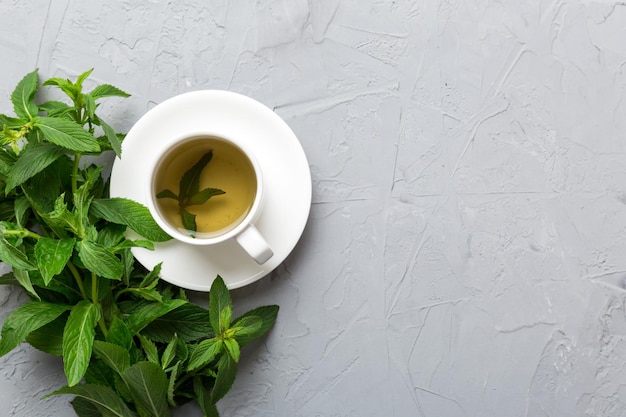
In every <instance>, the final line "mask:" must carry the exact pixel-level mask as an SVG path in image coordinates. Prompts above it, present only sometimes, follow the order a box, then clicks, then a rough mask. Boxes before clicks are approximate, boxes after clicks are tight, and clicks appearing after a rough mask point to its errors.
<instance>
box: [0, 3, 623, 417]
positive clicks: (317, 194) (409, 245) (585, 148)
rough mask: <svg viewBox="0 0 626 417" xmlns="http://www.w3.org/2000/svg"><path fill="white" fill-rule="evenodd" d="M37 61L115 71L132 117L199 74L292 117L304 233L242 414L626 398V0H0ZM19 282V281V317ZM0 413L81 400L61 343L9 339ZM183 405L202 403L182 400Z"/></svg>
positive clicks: (542, 411) (118, 106) (572, 404)
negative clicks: (309, 184)
mask: <svg viewBox="0 0 626 417" xmlns="http://www.w3.org/2000/svg"><path fill="white" fill-rule="evenodd" d="M0 15H1V16H3V19H2V20H3V23H2V25H1V26H0V56H2V61H3V63H2V65H1V66H0V76H1V77H0V80H1V81H0V97H2V98H3V99H2V100H1V101H0V111H2V112H7V111H10V102H9V100H8V95H9V93H10V91H11V90H12V89H13V86H14V85H15V83H16V82H17V81H18V80H19V79H20V78H21V77H22V76H23V75H24V74H25V73H27V72H29V71H31V70H32V69H34V68H39V70H40V72H41V74H42V76H43V77H50V76H76V75H77V74H79V73H81V72H82V71H84V70H86V69H88V68H92V67H93V68H95V70H94V73H93V74H94V75H93V76H94V79H95V80H97V81H98V82H107V83H111V84H114V85H117V86H119V87H121V88H122V89H124V90H126V91H128V92H130V93H132V95H133V96H132V98H130V99H128V100H125V101H123V102H122V101H119V102H116V101H114V102H113V104H110V105H108V107H106V108H105V109H104V111H105V112H106V114H108V115H109V117H108V119H107V120H110V121H111V123H112V124H113V125H114V126H115V127H116V128H117V129H119V130H123V131H127V130H128V129H129V128H130V127H131V126H132V125H133V123H134V122H135V121H136V120H137V119H138V118H139V117H141V115H142V114H144V113H145V112H146V111H147V110H148V109H149V108H151V107H152V106H154V105H155V104H156V103H159V102H161V101H163V100H165V99H167V98H169V97H171V96H173V95H176V94H179V93H182V92H186V91H191V90H197V89H206V88H212V89H227V90H231V91H236V92H239V93H243V94H246V95H249V96H251V97H253V98H255V99H257V100H259V101H261V102H263V103H265V104H266V105H268V106H269V107H271V108H273V109H275V111H276V112H277V113H278V114H279V115H280V116H282V117H283V118H284V119H285V121H286V122H287V123H288V124H289V125H290V126H291V128H292V129H293V130H294V132H295V133H296V135H297V136H298V137H299V139H300V141H301V142H302V145H303V147H304V149H305V151H306V153H307V156H308V158H309V161H310V165H311V172H312V176H313V204H312V211H311V215H310V220H309V223H308V225H307V228H306V230H305V233H304V235H303V237H302V239H301V241H300V243H299V245H298V246H297V247H296V249H295V251H294V252H293V254H292V255H291V256H290V257H289V258H288V259H287V260H286V261H285V262H284V263H283V264H282V265H281V266H280V267H279V268H278V269H277V270H276V271H275V272H274V273H273V274H271V276H269V277H266V278H264V279H262V280H260V281H258V282H257V283H255V284H253V285H251V286H249V287H246V288H243V289H240V290H236V291H235V293H234V297H235V303H237V306H238V308H240V309H242V310H243V309H245V308H249V307H254V306H257V305H260V304H269V303H277V304H279V305H280V306H281V312H280V316H279V319H278V322H277V323H276V326H275V328H274V329H273V331H272V332H271V334H270V335H269V336H268V337H267V338H266V339H264V340H263V341H262V342H261V343H256V344H254V345H252V346H250V347H249V348H247V349H246V350H245V351H244V358H243V359H242V364H241V369H240V373H239V376H238V379H237V381H236V383H235V386H234V388H233V390H232V391H231V392H230V393H229V395H228V396H227V397H226V398H224V400H223V401H222V402H221V403H220V407H219V409H220V411H221V412H222V414H223V415H224V416H229V417H230V416H256V417H263V416H267V417H269V416H289V417H291V416H302V417H305V416H319V417H331V416H342V417H357V416H359V417H361V416H394V417H404V416H407V417H412V416H423V417H465V416H468V417H469V416H471V417H492V416H493V417H521V416H529V417H540V416H551V417H566V416H567V417H569V416H585V417H592V416H593V417H600V416H602V417H616V416H618V417H619V416H626V315H625V300H626V293H625V292H624V288H625V287H626V256H625V254H626V163H625V161H626V140H625V133H626V102H625V100H624V86H625V84H626V71H625V69H624V68H625V65H624V64H625V63H626V42H624V39H626V36H625V35H626V5H624V2H622V1H613V0H601V1H600V0H598V1H593V0H580V1H574V0H544V1H539V0H530V1H519V0H502V1H495V0H480V1H469V0H424V1H402V0H400V1H391V0H387V1H373V0H366V1H356V0H344V1H341V2H340V1H339V0H324V1H314V0H308V1H305V0H283V1H279V0H263V1H230V2H229V1H199V0H196V1H175V2H165V1H161V2H160V1H120V0H109V1H102V0H94V1H88V2H83V1H76V0H74V1H72V0H55V1H43V0H34V1H29V2H23V1H8V0H0ZM23 300H24V297H22V296H20V294H19V292H17V291H11V289H9V288H2V289H0V304H1V306H2V307H1V310H0V316H1V317H0V319H4V317H6V315H7V314H8V312H9V311H11V310H12V309H13V308H15V307H16V306H17V305H18V304H19V303H20V302H22V301H23ZM0 375H1V378H0V403H1V404H2V411H0V415H2V416H11V417H13V416H31V417H40V416H71V415H72V412H71V409H70V407H69V405H68V400H69V398H65V397H59V398H53V399H49V400H43V401H42V400H41V399H40V398H41V396H42V395H44V394H45V393H47V392H49V391H50V390H52V389H54V388H57V387H59V386H61V385H63V383H64V380H63V373H62V366H61V364H60V363H59V362H58V361H57V360H56V359H55V358H51V357H49V356H46V355H45V354H42V353H40V352H37V351H34V350H33V349H31V348H29V347H28V346H22V347H20V348H19V349H17V350H15V351H14V352H12V353H10V354H9V355H7V356H5V357H3V358H1V359H0ZM177 415H178V416H189V417H193V416H200V413H199V411H198V409H196V408H194V407H186V408H185V409H181V410H179V411H178V414H177Z"/></svg>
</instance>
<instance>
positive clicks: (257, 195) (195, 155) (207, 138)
mask: <svg viewBox="0 0 626 417" xmlns="http://www.w3.org/2000/svg"><path fill="white" fill-rule="evenodd" d="M222 148H223V149H222ZM208 149H211V150H212V154H213V157H212V159H211V160H210V161H209V162H208V163H207V164H206V166H205V168H204V169H203V170H202V173H201V174H199V179H198V182H199V185H198V187H197V188H198V189H197V190H195V191H198V190H203V189H205V188H219V189H222V190H223V191H224V192H225V194H223V195H215V196H213V197H211V198H210V199H209V200H208V201H207V202H205V203H202V204H197V205H190V206H186V207H185V211H186V212H187V213H191V214H197V216H196V218H195V219H196V221H197V222H198V228H197V229H196V230H195V231H193V230H186V229H185V228H184V227H181V224H182V214H180V211H179V212H177V213H176V212H175V210H176V209H180V208H181V207H183V205H182V203H180V201H178V200H176V199H175V198H174V196H170V197H169V198H167V197H163V195H161V197H160V198H159V197H157V194H159V193H161V192H162V191H163V189H165V188H167V189H168V190H170V191H171V192H172V193H173V194H175V195H176V196H178V195H180V194H181V190H180V189H177V188H179V187H178V185H180V183H181V178H182V176H183V174H184V173H185V172H187V171H188V170H189V169H190V168H191V167H192V166H193V165H194V164H195V162H194V161H197V160H200V159H201V157H202V156H203V155H205V154H206V153H207V152H208ZM236 155H239V156H236ZM237 160H238V161H239V163H238V165H241V167H243V168H245V169H240V170H238V171H233V169H235V168H232V166H233V165H237V164H233V161H237ZM244 161H245V163H244ZM248 164H249V165H248ZM220 167H222V168H224V169H223V170H222V169H221V168H220ZM148 170H149V173H148V175H147V176H146V177H147V179H148V182H147V183H146V185H145V189H146V193H147V195H146V199H145V201H146V205H147V207H148V209H149V210H150V213H151V214H152V217H154V220H155V221H156V222H157V224H158V225H159V226H160V227H161V228H162V229H163V230H164V231H165V232H166V233H167V234H169V235H170V236H171V237H172V238H174V239H176V240H178V241H180V242H183V243H187V244H191V245H205V246H210V245H216V244H219V243H222V242H224V241H226V240H229V239H234V240H235V241H236V242H237V243H238V244H239V246H241V248H242V249H243V250H244V251H245V252H246V253H247V254H248V255H249V256H250V257H251V258H252V259H254V260H255V261H256V262H257V263H258V264H263V263H265V262H267V261H268V260H269V259H270V258H271V257H272V255H273V251H272V249H271V248H270V246H269V245H268V243H267V241H266V240H265V239H264V238H263V236H262V235H261V234H260V233H259V231H258V230H257V228H256V227H255V225H254V222H255V221H256V220H257V219H258V217H259V214H260V212H261V209H262V206H263V176H262V172H261V168H260V166H259V164H258V162H257V161H256V158H255V157H254V155H253V154H252V153H251V152H250V151H248V150H247V149H246V147H245V145H244V144H242V143H241V140H238V139H237V138H234V137H225V136H224V135H222V134H216V133H213V132H206V131H202V132H188V133H185V134H182V135H180V136H179V137H177V138H175V139H174V140H172V141H170V142H169V143H168V145H167V146H165V147H163V148H162V149H159V150H158V151H157V152H156V153H155V154H154V155H153V157H152V159H151V160H150V161H148ZM213 170H219V172H215V171H213ZM229 170H230V171H229ZM240 171H244V172H246V173H248V174H249V175H243V174H241V175H239V172H240ZM220 175H221V177H222V178H220ZM239 176H241V177H242V178H244V177H245V178H248V179H251V180H250V181H243V182H242V181H239V182H237V181H236V180H237V178H239ZM252 176H253V177H254V178H252ZM207 182H210V184H207ZM231 182H232V184H231ZM239 183H248V187H247V188H246V187H239V186H238V184H239ZM167 184H169V186H168V187H166V185H167ZM220 184H225V185H224V186H222V185H220ZM160 188H161V189H160ZM241 189H247V190H250V189H252V192H253V197H250V196H248V197H246V199H243V200H242V201H244V200H245V201H246V202H249V201H248V200H251V204H239V203H238V202H237V203H233V201H239V200H234V199H235V197H236V196H237V195H239V194H241V195H244V194H245V195H248V194H249V193H248V194H246V193H242V192H240V193H239V194H237V193H238V191H240V190H241ZM229 193H230V194H229ZM244 206H245V207H244ZM233 207H234V208H235V209H234V210H233ZM242 207H244V209H243V211H241V208H242ZM179 216H180V217H179ZM212 216H213V217H212ZM227 218H228V219H230V220H226V219H227ZM216 219H219V221H217V220H216ZM213 223H216V224H218V226H215V224H213ZM205 224H206V226H205ZM204 227H212V229H211V230H203V228H204Z"/></svg>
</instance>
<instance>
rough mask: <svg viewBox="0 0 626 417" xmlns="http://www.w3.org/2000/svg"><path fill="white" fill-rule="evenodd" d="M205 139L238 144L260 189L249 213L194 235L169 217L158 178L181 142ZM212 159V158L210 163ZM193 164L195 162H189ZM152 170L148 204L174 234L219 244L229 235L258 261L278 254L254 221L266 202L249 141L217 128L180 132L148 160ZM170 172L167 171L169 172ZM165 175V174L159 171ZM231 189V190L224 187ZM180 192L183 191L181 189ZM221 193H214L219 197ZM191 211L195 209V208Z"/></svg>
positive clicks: (181, 238)
mask: <svg viewBox="0 0 626 417" xmlns="http://www.w3.org/2000/svg"><path fill="white" fill-rule="evenodd" d="M203 140H213V141H215V140H218V141H222V142H225V143H227V144H230V145H232V146H234V147H235V148H237V149H238V150H239V151H241V153H243V155H245V157H246V158H247V160H248V162H249V163H250V165H251V166H252V168H253V170H254V174H255V176H256V193H255V195H254V201H253V203H252V205H251V207H250V208H249V210H248V211H247V213H246V214H244V215H243V216H241V217H240V218H238V219H237V220H236V221H234V222H233V223H232V224H231V225H229V226H228V227H225V228H224V229H222V230H219V231H216V232H212V233H210V234H204V233H197V234H195V236H194V235H190V234H189V233H186V232H185V231H184V230H181V229H180V228H179V227H176V226H175V225H174V224H173V223H172V222H170V221H168V220H167V219H166V216H165V215H164V213H163V211H162V209H161V208H160V207H161V205H160V204H159V202H158V198H157V193H159V191H160V190H158V189H157V184H156V179H157V173H158V172H159V171H161V170H163V169H167V168H164V161H167V160H168V158H171V155H172V153H173V152H176V150H177V149H180V147H181V146H188V145H189V144H190V143H201V142H202V141H203ZM201 152H202V151H199V152H198V154H197V157H198V158H200V157H201V156H202V155H201ZM210 163H211V162H209V164H210ZM189 168H191V166H189ZM148 170H149V173H148V175H147V176H146V178H147V179H148V182H147V183H146V185H145V189H146V199H145V201H146V205H147V207H148V209H149V210H150V213H151V214H152V217H154V220H155V221H156V222H157V224H158V225H159V226H160V227H161V228H162V229H163V230H164V231H165V232H166V233H167V234H169V235H170V236H171V237H172V238H174V239H176V240H178V241H180V242H183V243H187V244H190V245H205V246H211V245H217V244H219V243H222V242H224V241H226V240H229V239H234V240H235V241H236V242H237V243H238V244H239V246H241V248H242V249H243V250H244V251H245V252H246V253H247V254H248V255H249V256H250V257H251V258H252V259H254V261H256V262H257V263H258V264H263V263H265V262H267V261H268V260H269V259H270V258H271V257H272V255H273V254H274V253H273V251H272V249H271V248H270V246H269V245H268V243H267V241H266V240H265V239H264V238H263V236H262V235H261V233H259V231H258V229H257V228H256V227H255V225H254V222H255V221H256V220H257V219H258V217H259V214H260V212H261V210H262V206H263V192H264V190H263V176H262V172H261V168H260V166H259V163H258V162H257V160H256V158H255V157H254V155H253V154H252V153H251V152H250V151H249V150H247V149H246V147H245V145H244V144H242V143H241V141H240V140H237V138H232V137H225V136H224V135H222V134H216V133H213V132H206V131H203V132H188V133H185V134H182V135H180V136H179V137H177V138H175V139H174V140H172V141H170V142H169V143H168V145H167V146H165V147H163V148H161V149H159V150H157V152H155V154H154V155H153V157H152V159H151V160H150V161H148ZM165 174H167V172H166V173H165ZM159 175H162V174H159ZM215 181H216V184H218V185H217V186H216V188H220V187H219V178H216V179H215ZM224 191H225V192H226V193H228V190H224ZM177 192H180V190H178V191H177ZM220 197H221V196H219V195H218V196H214V197H212V199H213V198H215V199H219V198H220ZM189 211H192V210H191V209H190V210H189Z"/></svg>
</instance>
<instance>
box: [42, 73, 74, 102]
mask: <svg viewBox="0 0 626 417" xmlns="http://www.w3.org/2000/svg"><path fill="white" fill-rule="evenodd" d="M42 85H44V86H54V87H57V88H59V89H61V91H63V92H64V93H65V94H66V95H67V96H68V97H69V98H71V99H72V101H74V102H75V101H76V100H77V99H78V97H79V95H80V88H78V87H77V86H76V84H74V83H73V82H72V81H70V80H67V79H64V78H58V77H53V78H48V79H47V80H46V81H44V83H43V84H42Z"/></svg>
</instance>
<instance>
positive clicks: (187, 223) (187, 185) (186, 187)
mask: <svg viewBox="0 0 626 417" xmlns="http://www.w3.org/2000/svg"><path fill="white" fill-rule="evenodd" d="M212 158H213V150H209V151H208V152H207V153H205V154H204V155H202V157H201V158H200V160H199V161H198V162H196V163H195V164H194V165H193V166H192V167H191V168H189V170H188V171H186V172H185V173H184V174H183V176H182V178H181V179H180V186H179V191H178V194H176V193H174V192H173V191H172V190H170V189H165V190H163V191H160V192H159V193H157V195H156V196H157V198H171V199H174V200H177V201H178V208H179V210H178V213H179V214H180V218H181V221H182V223H183V227H184V228H185V229H186V230H188V231H189V232H191V233H190V234H191V235H192V236H193V234H194V233H195V232H196V231H197V230H198V228H197V226H196V215H195V214H193V213H190V212H189V211H188V210H187V208H188V207H189V206H198V205H201V204H204V203H206V202H207V201H208V200H209V199H210V198H211V197H214V196H216V195H220V194H225V192H224V191H223V190H220V189H219V188H205V189H203V190H200V175H201V174H202V171H203V170H204V168H205V167H206V166H207V165H208V163H209V162H210V161H211V159H212Z"/></svg>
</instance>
